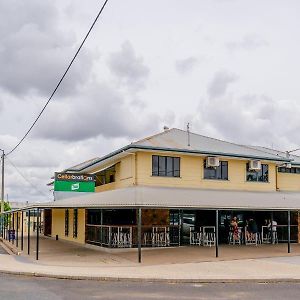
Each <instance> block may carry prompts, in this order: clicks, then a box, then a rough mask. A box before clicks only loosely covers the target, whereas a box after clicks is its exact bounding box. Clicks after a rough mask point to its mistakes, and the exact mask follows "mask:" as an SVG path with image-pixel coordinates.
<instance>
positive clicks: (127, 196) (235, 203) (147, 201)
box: [18, 186, 300, 210]
mask: <svg viewBox="0 0 300 300" xmlns="http://www.w3.org/2000/svg"><path fill="white" fill-rule="evenodd" d="M137 207H141V208H169V209H172V208H174V209H191V208H196V209H223V210H300V193H299V192H298V193H296V192H295V193H294V192H275V191H274V192H247V191H224V190H223V191H219V190H204V189H194V188H166V187H146V186H136V187H129V188H123V189H116V190H112V191H106V192H99V193H91V194H88V195H84V196H80V197H76V198H68V199H64V200H58V201H53V202H47V203H35V204H32V205H29V206H26V207H24V208H22V209H18V210H26V209H34V208H137Z"/></svg>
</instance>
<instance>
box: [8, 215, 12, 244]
mask: <svg viewBox="0 0 300 300" xmlns="http://www.w3.org/2000/svg"><path fill="white" fill-rule="evenodd" d="M10 231H11V213H9V219H8V241H9V242H10V236H11V234H10Z"/></svg>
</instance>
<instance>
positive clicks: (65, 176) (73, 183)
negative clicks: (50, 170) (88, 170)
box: [54, 173, 95, 192]
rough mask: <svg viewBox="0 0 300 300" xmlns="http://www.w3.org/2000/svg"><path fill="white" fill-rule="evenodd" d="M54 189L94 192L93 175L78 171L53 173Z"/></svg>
mask: <svg viewBox="0 0 300 300" xmlns="http://www.w3.org/2000/svg"><path fill="white" fill-rule="evenodd" d="M54 191H60V192H95V175H93V174H80V173H55V181H54Z"/></svg>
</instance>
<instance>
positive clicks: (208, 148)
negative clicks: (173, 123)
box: [133, 128, 286, 161]
mask: <svg viewBox="0 0 300 300" xmlns="http://www.w3.org/2000/svg"><path fill="white" fill-rule="evenodd" d="M133 145H135V146H147V147H154V148H155V147H159V148H172V149H179V150H187V151H199V152H202V153H211V154H226V155H231V156H237V157H245V158H248V157H257V158H263V159H268V160H275V161H276V160H280V161H281V160H286V158H285V156H284V155H281V154H279V153H270V152H268V151H265V150H264V149H256V148H254V147H249V146H245V145H239V144H235V143H231V142H226V141H222V140H218V139H214V138H211V137H207V136H203V135H200V134H195V133H190V146H188V133H187V131H184V130H180V129H177V128H172V129H169V130H166V131H164V132H162V133H160V134H157V135H154V136H151V137H149V138H146V139H143V140H140V141H137V142H135V143H133Z"/></svg>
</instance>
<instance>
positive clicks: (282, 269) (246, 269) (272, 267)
mask: <svg viewBox="0 0 300 300" xmlns="http://www.w3.org/2000/svg"><path fill="white" fill-rule="evenodd" d="M294 260H295V261H296V263H293V261H294ZM0 272H4V273H14V274H23V275H33V276H46V277H57V278H70V279H95V280H122V279H124V280H125V279H126V280H149V281H164V280H167V281H181V282H206V281H228V280H229V281H242V280H258V281H284V280H292V281H294V280H297V281H300V257H297V256H296V257H288V259H287V258H286V259H284V258H272V259H244V260H234V261H217V262H201V263H186V264H169V265H155V266H147V265H137V264H136V265H133V264H131V265H121V266H116V265H107V266H101V267H99V266H96V267H92V266H88V267H83V266H73V267H71V266H55V265H43V264H40V263H39V262H33V261H32V260H30V259H29V258H26V257H22V256H14V255H3V254H0Z"/></svg>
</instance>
